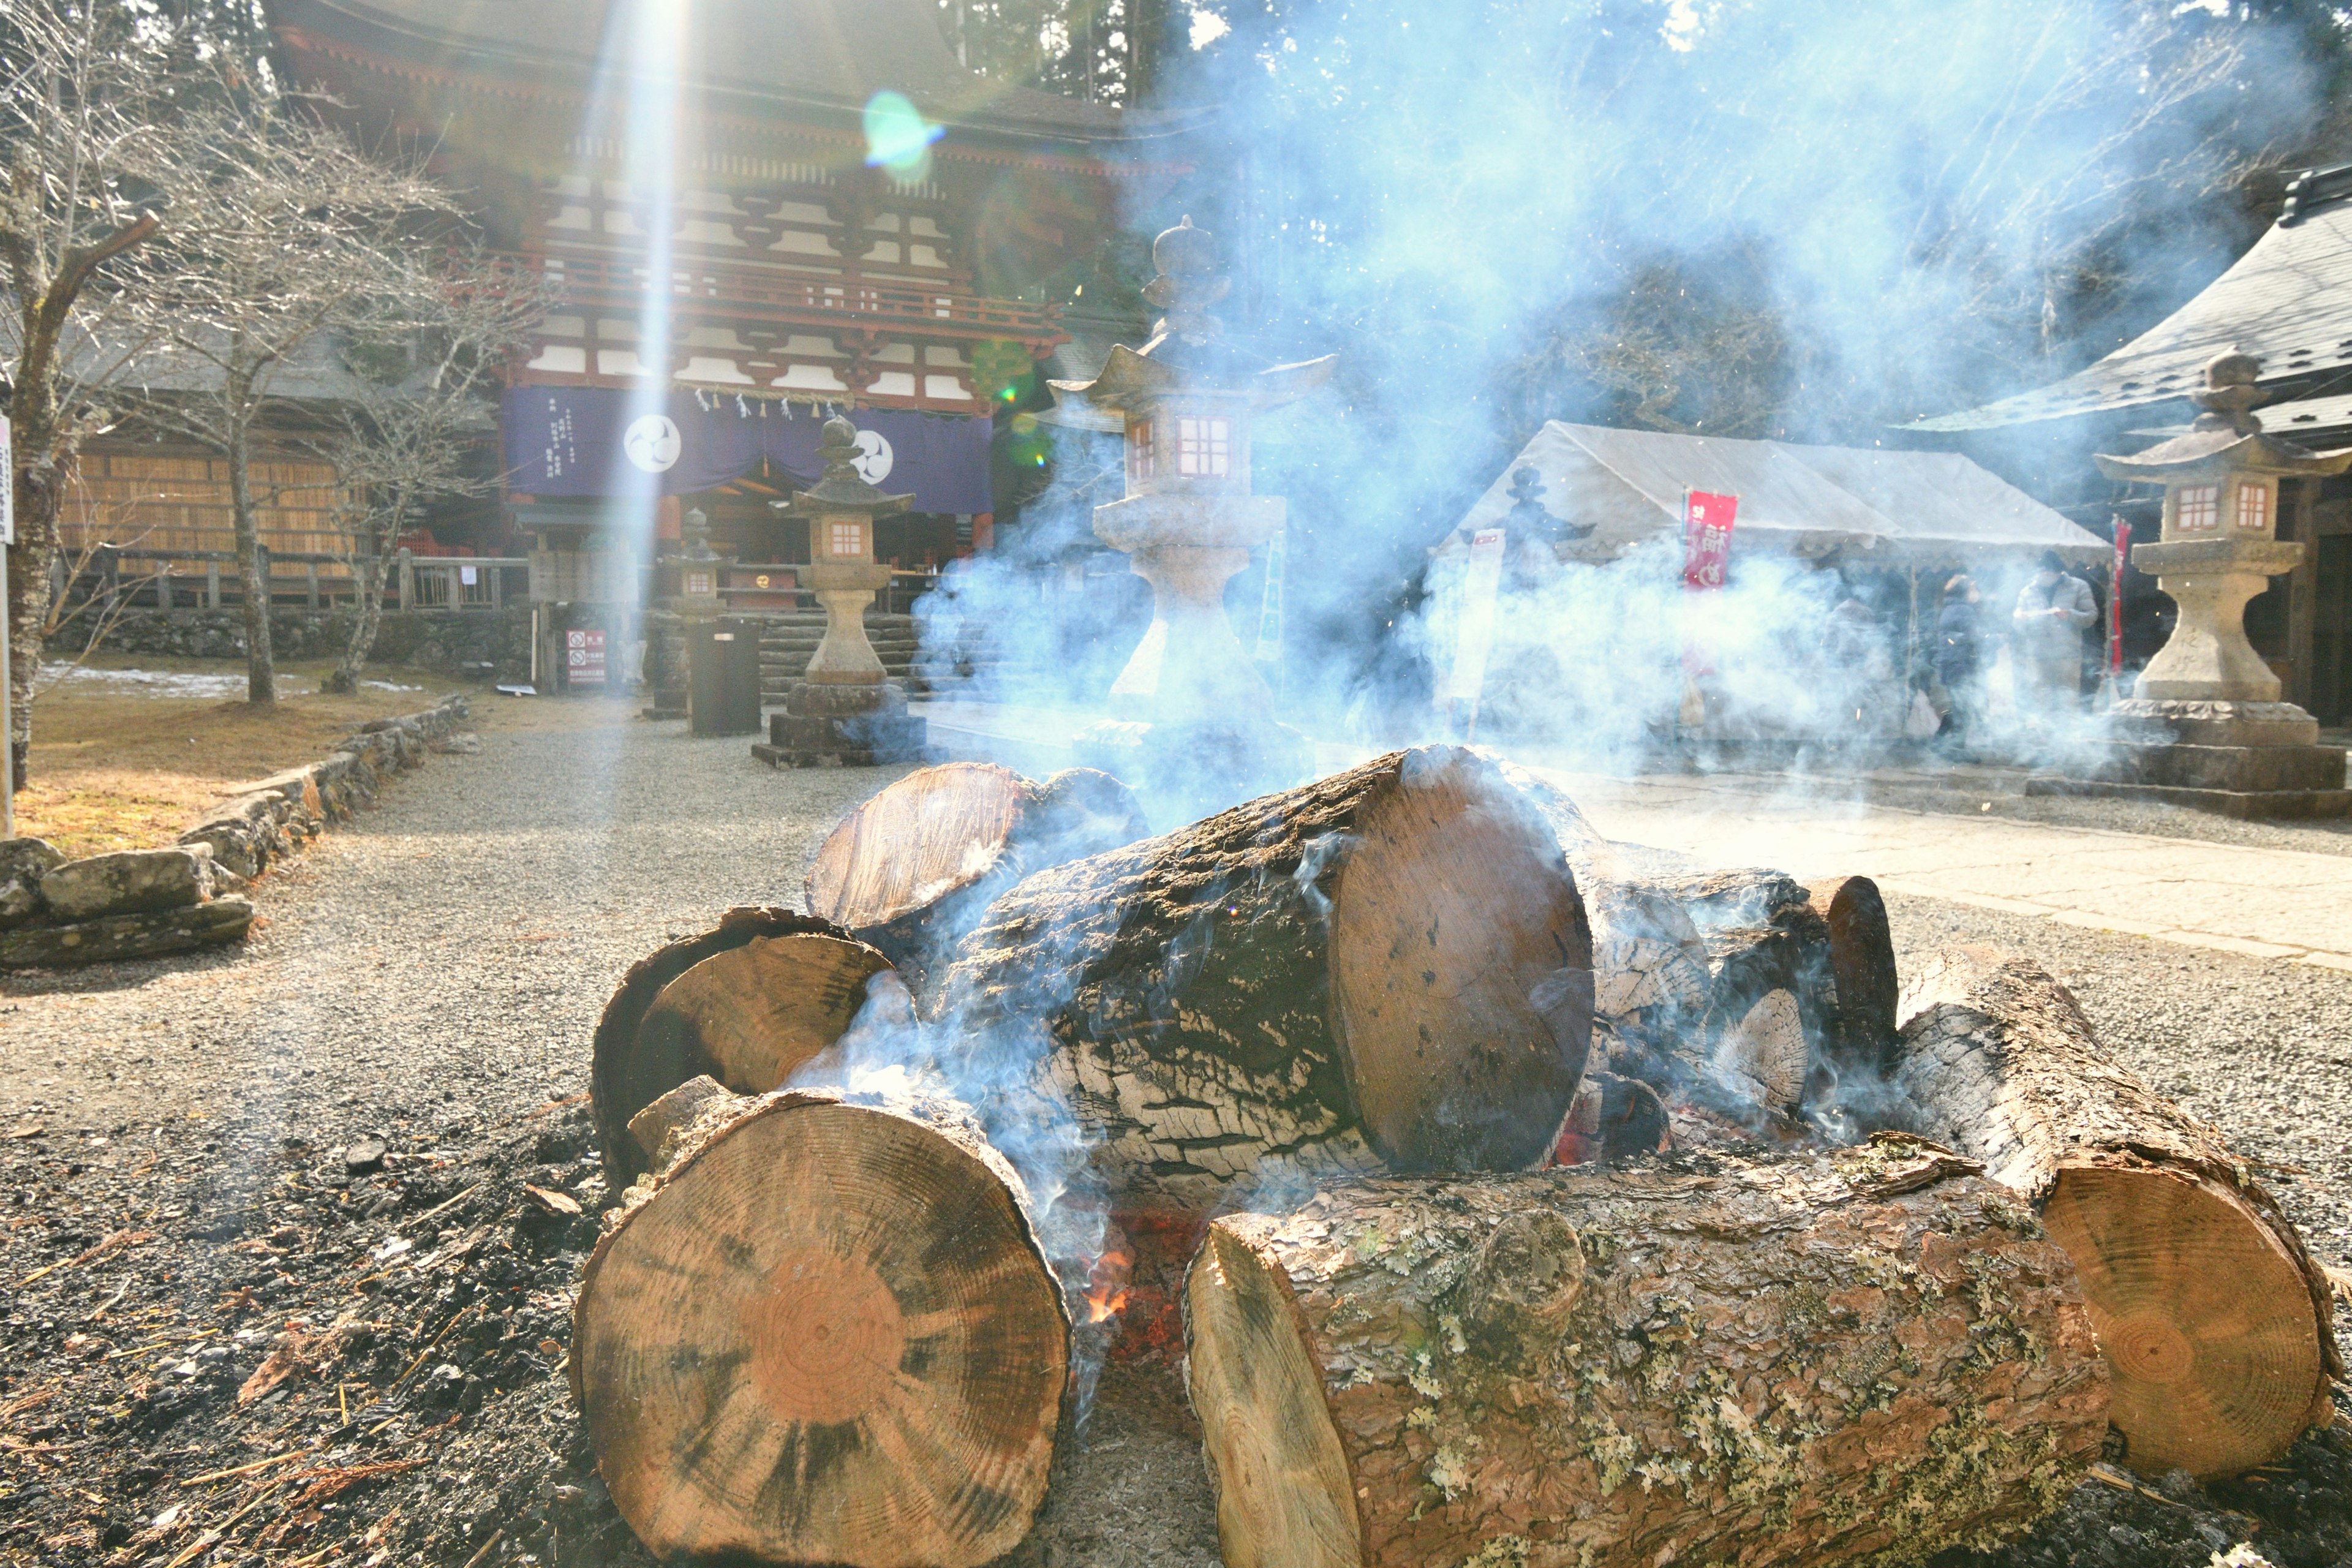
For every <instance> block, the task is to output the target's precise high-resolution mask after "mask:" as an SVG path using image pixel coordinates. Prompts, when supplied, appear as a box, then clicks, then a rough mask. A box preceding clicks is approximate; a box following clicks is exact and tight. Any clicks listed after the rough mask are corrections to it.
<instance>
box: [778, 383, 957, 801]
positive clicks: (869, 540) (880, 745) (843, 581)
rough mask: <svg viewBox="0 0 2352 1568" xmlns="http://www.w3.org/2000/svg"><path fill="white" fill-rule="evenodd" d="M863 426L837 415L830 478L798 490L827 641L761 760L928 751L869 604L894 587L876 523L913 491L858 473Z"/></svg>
mask: <svg viewBox="0 0 2352 1568" xmlns="http://www.w3.org/2000/svg"><path fill="white" fill-rule="evenodd" d="M857 456H858V448H857V427H856V426H855V425H852V424H851V423H850V422H849V421H848V420H846V419H844V418H842V417H840V416H835V417H833V418H831V419H828V420H826V421H825V424H824V439H823V441H822V442H821V443H820V444H819V446H818V447H817V457H818V458H819V459H820V460H821V461H822V462H823V463H824V478H823V479H819V480H818V481H817V483H816V484H815V485H814V487H812V488H811V489H805V490H801V491H799V492H797V493H795V494H794V495H793V500H792V505H791V507H790V508H789V509H787V515H789V516H793V517H800V518H805V519H807V520H808V525H809V560H810V563H811V564H810V566H809V569H808V582H809V586H810V588H811V589H812V590H813V591H814V593H815V595H816V598H817V603H818V604H820V605H824V640H823V641H822V642H820V643H818V644H817V647H816V652H815V653H814V655H813V656H811V658H810V659H809V663H808V672H807V673H806V674H805V675H804V676H803V678H802V679H800V681H799V682H798V683H797V684H795V685H794V686H793V689H792V691H791V692H790V694H789V695H787V696H786V697H785V699H784V710H783V711H782V713H779V714H774V715H772V716H771V717H770V719H769V722H768V742H769V743H768V744H767V745H765V746H755V747H753V748H752V751H753V752H754V753H755V754H757V755H758V756H760V757H761V759H762V760H763V761H767V762H772V763H786V764H790V765H792V766H795V767H807V766H813V765H818V764H823V763H889V762H908V761H913V760H915V759H917V758H919V756H920V755H921V753H922V749H923V741H924V738H925V730H926V726H925V724H924V722H923V721H922V720H920V719H915V718H910V717H908V713H907V691H906V688H904V687H902V686H900V685H898V683H897V682H895V681H893V680H891V679H889V677H888V673H887V671H886V670H884V669H883V668H882V660H881V658H879V657H878V656H877V654H876V653H875V651H874V645H873V644H872V643H870V642H868V641H867V640H866V605H870V604H872V603H873V602H874V595H876V594H877V593H878V592H879V591H881V590H882V589H884V588H887V587H888V586H889V584H890V568H889V567H888V566H887V565H885V564H882V563H877V561H876V560H875V559H874V521H875V520H876V519H877V518H882V517H890V516H894V515H896V514H897V513H899V512H902V511H905V510H907V508H908V504H909V503H910V502H911V501H912V500H914V498H913V497H912V496H893V495H885V494H883V493H882V492H881V491H880V490H878V489H876V488H875V487H874V486H872V485H870V484H867V483H866V480H865V479H864V478H862V477H861V476H860V475H859V474H858V472H857Z"/></svg>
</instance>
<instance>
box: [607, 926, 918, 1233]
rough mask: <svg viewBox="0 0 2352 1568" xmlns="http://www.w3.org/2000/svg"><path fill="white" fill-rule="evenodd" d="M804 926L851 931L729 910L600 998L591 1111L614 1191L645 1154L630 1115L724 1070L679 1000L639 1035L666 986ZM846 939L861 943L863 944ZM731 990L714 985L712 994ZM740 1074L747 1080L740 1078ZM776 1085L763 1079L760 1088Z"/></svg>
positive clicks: (740, 1029) (740, 1030)
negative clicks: (719, 957) (723, 956)
mask: <svg viewBox="0 0 2352 1568" xmlns="http://www.w3.org/2000/svg"><path fill="white" fill-rule="evenodd" d="M802 933H808V934H814V935H818V936H826V937H832V938H834V939H836V940H838V941H843V942H848V940H849V933H848V932H846V931H843V930H842V929H841V928H840V927H838V926H836V925H834V924H833V923H832V922H831V921H822V920H818V919H816V918H815V917H814V916H813V915H803V914H798V913H795V912H794V911H793V910H777V909H757V908H749V907H747V908H740V909H732V910H728V911H727V912H726V913H725V914H723V915H721V916H719V923H718V925H717V926H715V927H713V928H712V929H711V930H709V931H703V932H701V933H699V934H698V935H695V936H690V937H682V938H680V939H679V940H677V941H676V942H671V943H669V944H668V945H667V946H666V947H663V948H660V949H658V950H657V951H656V952H653V953H652V954H650V955H649V956H647V957H646V958H643V959H640V960H638V961H637V962H636V963H634V964H632V965H630V967H629V973H627V974H626V975H625V976H623V977H622V980H621V984H620V985H619V986H618V987H617V988H616V989H615V990H614V993H613V998H612V1000H611V1001H609V1002H607V1003H605V1004H604V1015H603V1016H601V1017H599V1018H598V1019H597V1020H596V1033H595V1036H594V1037H593V1041H592V1044H591V1046H590V1067H589V1075H588V1095H589V1101H590V1104H591V1105H592V1107H593V1110H594V1111H595V1115H596V1137H597V1142H598V1145H599V1146H600V1147H601V1149H602V1150H603V1152H604V1178H605V1180H606V1182H607V1183H608V1184H610V1185H611V1187H612V1189H613V1191H614V1192H616V1193H617V1192H619V1191H621V1190H622V1189H623V1188H625V1187H626V1186H627V1185H628V1184H630V1183H632V1182H634V1181H635V1180H636V1179H637V1177H638V1176H640V1175H641V1174H643V1173H645V1170H646V1159H645V1154H644V1152H643V1151H641V1150H640V1149H638V1147H637V1145H636V1142H635V1140H633V1139H632V1138H631V1137H630V1136H629V1118H631V1117H632V1116H635V1114H636V1113H637V1112H638V1111H640V1110H644V1109H645V1108H646V1106H648V1105H650V1104H652V1103H653V1101H654V1100H656V1099H657V1098H658V1097H659V1096H661V1095H663V1094H666V1093H667V1092H668V1091H669V1090H671V1089H676V1088H677V1086H678V1085H679V1084H682V1083H684V1082H686V1081H687V1080H688V1079H691V1078H693V1077H695V1076H696V1075H698V1074H700V1073H709V1074H710V1075H711V1076H712V1077H714V1078H719V1079H725V1077H726V1072H725V1064H723V1063H721V1062H719V1061H717V1060H714V1059H713V1058H712V1056H711V1054H710V1052H709V1051H708V1050H707V1049H705V1048H704V1047H703V1046H702V1045H701V1043H700V1040H699V1033H700V1031H699V1028H698V1026H696V1025H695V1023H694V1020H693V1018H692V1017H691V1016H686V1015H688V1009H686V1008H684V1007H679V1008H677V1009H673V1010H672V1012H671V1013H670V1014H669V1015H667V1017H666V1020H665V1022H664V1023H663V1025H661V1026H659V1027H658V1028H656V1029H655V1030H653V1031H650V1032H648V1033H647V1034H646V1036H645V1037H640V1028H641V1026H643V1025H644V1024H645V1023H646V1017H647V1016H648V1015H649V1014H650V1013H651V1012H652V1011H653V1009H654V1005H655V1003H656V1000H657V999H658V998H659V997H660V995H661V994H662V992H663V990H664V989H665V988H666V987H667V986H668V984H670V982H671V981H673V980H676V979H677V978H678V977H679V976H680V975H682V974H684V973H687V972H688V970H690V969H692V968H694V967H695V966H696V965H697V964H698V963H702V962H703V961H704V960H706V959H708V958H710V957H712V956H713V955H714V954H718V953H723V952H733V951H734V950H736V949H738V948H740V947H743V946H746V945H747V944H749V943H751V942H759V941H762V940H769V939H773V938H778V937H784V936H793V935H797V934H802ZM850 945H852V946H854V947H861V948H862V945H863V944H860V943H855V942H851V943H850ZM878 967H882V968H887V967H888V966H887V964H883V965H879V966H878ZM729 989H730V988H729V987H725V986H713V987H711V991H712V992H716V993H724V992H726V991H727V990H729ZM782 1005H784V1006H785V1007H786V1008H788V1009H790V1008H793V1007H795V1006H797V1005H798V998H784V999H782ZM827 1005H828V1006H831V1005H837V1004H827ZM823 1010H824V1009H823V1008H820V1011H821V1012H822V1011H823ZM738 1016H739V1017H740V1012H739V1014H738ZM712 1027H713V1030H714V1032H717V1033H720V1034H724V1035H730V1036H731V1037H740V1036H741V1035H742V1034H747V1033H753V1032H755V1030H754V1029H752V1028H749V1027H745V1026H742V1025H740V1024H737V1023H733V1022H730V1023H719V1022H717V1021H714V1023H713V1025H712ZM827 1043H828V1044H829V1043H830V1042H829V1041H828V1042H827ZM739 1081H747V1080H744V1079H740V1078H739ZM777 1087H779V1086H778V1085H777V1084H768V1085H765V1086H763V1089H774V1088H777Z"/></svg>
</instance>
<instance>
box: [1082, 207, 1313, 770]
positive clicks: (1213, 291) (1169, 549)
mask: <svg viewBox="0 0 2352 1568" xmlns="http://www.w3.org/2000/svg"><path fill="white" fill-rule="evenodd" d="M1151 260H1152V265H1153V267H1154V268H1156V269H1157V271H1158V276H1157V277H1155V278H1153V279H1152V280H1151V281H1150V283H1149V284H1147V285H1146V286H1145V288H1144V290H1143V297H1144V299H1145V300H1149V301H1150V303H1151V304H1153V305H1155V306H1157V307H1159V308H1160V310H1163V311H1164V312H1166V313H1165V314H1164V315H1163V316H1162V317H1161V318H1160V320H1159V321H1155V322H1154V323H1153V324H1152V335H1151V340H1150V342H1147V343H1145V344H1144V345H1143V347H1141V348H1139V349H1130V348H1129V347H1127V346H1126V345H1125V344H1120V345H1118V346H1116V347H1114V348H1113V349H1112V350H1111V351H1110V355H1109V358H1108V359H1107V360H1106V361H1105V362H1104V364H1103V368H1102V374H1100V375H1098V376H1097V377H1096V378H1095V379H1094V380H1092V381H1086V382H1079V381H1056V382H1054V383H1052V385H1053V388H1054V392H1055V396H1056V398H1057V399H1059V400H1061V401H1063V402H1065V403H1069V402H1078V403H1083V404H1085V405H1088V408H1089V410H1090V412H1088V413H1085V414H1082V415H1081V416H1080V418H1079V419H1078V420H1076V421H1074V422H1079V423H1087V424H1095V423H1097V422H1098V421H1103V420H1106V419H1107V420H1108V421H1110V422H1115V423H1116V426H1117V427H1118V429H1119V430H1120V432H1121V434H1122V436H1123V437H1124V445H1125V454H1126V468H1127V485H1126V494H1125V495H1124V496H1123V497H1122V498H1121V499H1119V500H1115V501H1111V502H1108V503H1107V504H1105V505H1103V506H1098V507H1097V508H1096V509H1095V520H1094V521H1095V535H1096V537H1097V538H1098V539H1100V540H1101V541H1102V542H1104V543H1106V544H1108V545H1109V546H1110V547H1111V548H1112V549H1114V550H1118V551H1121V552H1125V554H1126V555H1127V557H1128V560H1129V567H1130V569H1131V570H1132V571H1133V572H1134V573H1135V574H1136V575H1137V576H1139V577H1140V578H1142V579H1143V580H1144V581H1145V582H1147V583H1149V584H1151V625H1150V628H1149V629H1147V630H1146V631H1145V632H1144V634H1143V640H1142V641H1141V642H1140V643H1139V644H1138V645H1137V647H1136V649H1135V653H1134V656H1133V657H1132V658H1129V660H1128V663H1127V668H1125V669H1124V670H1122V671H1121V672H1120V674H1119V677H1118V680H1117V681H1115V682H1113V683H1112V686H1111V689H1110V705H1111V711H1112V714H1113V719H1112V721H1110V722H1109V723H1108V724H1104V725H1097V726H1096V727H1095V728H1094V729H1092V730H1090V731H1087V733H1086V734H1085V735H1082V736H1081V737H1080V746H1081V749H1082V750H1084V751H1086V752H1089V753H1090V755H1091V756H1092V758H1093V759H1094V760H1097V761H1099V762H1100V763H1102V764H1103V765H1105V766H1106V767H1108V768H1110V769H1111V771H1113V772H1118V773H1123V774H1125V775H1126V776H1128V777H1129V782H1131V783H1137V784H1144V785H1145V786H1146V787H1147V788H1148V789H1150V790H1152V791H1154V792H1157V793H1160V794H1163V795H1172V796H1177V797H1181V796H1184V795H1218V794H1222V795H1227V796H1233V795H1234V791H1236V790H1239V791H1242V792H1244V793H1255V792H1256V791H1258V790H1261V789H1270V788H1276V787H1279V786H1281V785H1283V784H1290V783H1293V782H1295V781H1296V780H1297V777H1298V776H1300V775H1301V774H1302V773H1304V772H1305V771H1306V770H1307V766H1308V763H1309V757H1308V751H1307V744H1306V742H1305V739H1304V737H1302V736H1300V735H1299V734H1298V733H1297V731H1294V730H1291V729H1289V728H1288V727H1286V726H1285V725H1281V724H1278V723H1276V722H1275V721H1273V719H1272V718H1271V717H1270V715H1271V712H1272V710H1273V708H1274V701H1275V700H1274V693H1273V692H1272V691H1271V690H1270V689H1268V688H1267V686H1266V684H1265V679H1264V678H1263V677H1261V676H1260V675H1259V674H1258V672H1257V668H1256V666H1255V664H1254V663H1253V661H1252V660H1251V659H1250V658H1249V657H1248V655H1247V654H1245V653H1244V651H1243V649H1242V646H1241V642H1240V640H1239V639H1238V638H1236V637H1234V631H1233V627H1232V625H1231V624H1230V622H1228V620H1227V619H1226V616H1225V605H1224V595H1225V585H1226V584H1228V583H1230V582H1231V581H1232V580H1233V578H1234V574H1236V573H1238V572H1240V571H1241V570H1242V569H1243V568H1244V566H1246V565H1248V564H1249V557H1250V552H1251V550H1252V549H1254V548H1255V547H1257V546H1259V545H1262V544H1265V542H1267V541H1268V540H1270V539H1272V538H1273V537H1274V535H1275V532H1276V531H1277V530H1278V529H1280V528H1281V527H1282V522H1283V503H1282V500H1281V499H1280V498H1279V497H1276V496H1260V495H1255V494H1253V493H1252V492H1251V488H1250V436H1251V423H1252V421H1253V420H1254V419H1255V416H1257V415H1258V414H1260V413H1263V412H1264V411H1265V410H1267V409H1269V408H1275V407H1278V406H1280V405H1283V404H1286V403H1288V402H1290V401H1292V400H1293V399H1295V398H1297V397H1301V396H1304V395H1306V394H1307V393H1309V392H1311V391H1313V390H1314V389H1315V388H1317V387H1318V386H1321V385H1322V384H1324V383H1325V382H1326V381H1328V380H1329V379H1330V375H1331V371H1332V367H1333V366H1334V365H1335V364H1337V363H1338V359H1337V356H1326V357H1324V358H1322V359H1318V360H1309V361H1305V362H1302V363H1292V364H1270V363H1266V362H1265V361H1264V360H1263V359H1259V358H1256V357H1255V356H1253V355H1251V354H1249V353H1247V352H1246V351H1244V350H1243V349H1241V348H1239V347H1237V346H1235V345H1234V344H1233V343H1232V342H1228V341H1227V340H1226V339H1225V337H1224V335H1223V325H1222V323H1220V322H1219V321H1218V320H1217V318H1216V317H1215V316H1213V315H1212V314H1210V313H1209V310H1210V307H1211V306H1213V305H1214V304H1215V303H1216V302H1217V301H1218V300H1222V299H1223V298H1224V296H1225V294H1226V292H1227V290H1228V289H1230V287H1231V284H1230V282H1229V281H1228V280H1227V279H1225V278H1224V277H1223V275H1222V274H1221V273H1220V272H1219V270H1218V267H1217V252H1216V246H1215V242H1214V241H1213V238H1212V237H1211V236H1210V234H1209V231H1208V230H1206V229H1202V228H1195V227H1194V226H1192V219H1191V218H1190V217H1187V218H1186V219H1184V221H1183V222H1182V223H1181V224H1179V225H1177V226H1175V227H1174V228H1171V229H1169V230H1166V231H1165V232H1164V233H1162V234H1161V235H1160V237H1159V238H1157V239H1156V240H1154V241H1153V242H1152V246H1151ZM1188 779H1189V780H1190V781H1191V782H1188Z"/></svg>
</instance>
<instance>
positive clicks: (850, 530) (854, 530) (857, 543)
mask: <svg viewBox="0 0 2352 1568" xmlns="http://www.w3.org/2000/svg"><path fill="white" fill-rule="evenodd" d="M833 553H834V555H835V557H836V558H839V557H842V556H855V555H863V554H865V553H866V528H865V525H864V524H862V523H856V522H836V523H835V524H834V525H833Z"/></svg>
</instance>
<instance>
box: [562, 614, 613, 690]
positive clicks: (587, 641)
mask: <svg viewBox="0 0 2352 1568" xmlns="http://www.w3.org/2000/svg"><path fill="white" fill-rule="evenodd" d="M563 679H564V680H565V681H566V682H567V683H568V684H570V685H572V686H602V685H604V631H603V629H602V628H600V627H595V626H590V627H587V628H584V629H580V630H574V631H568V632H565V633H564V634H563Z"/></svg>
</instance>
